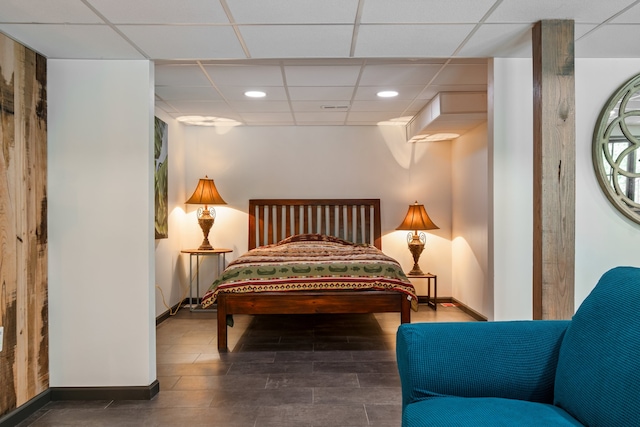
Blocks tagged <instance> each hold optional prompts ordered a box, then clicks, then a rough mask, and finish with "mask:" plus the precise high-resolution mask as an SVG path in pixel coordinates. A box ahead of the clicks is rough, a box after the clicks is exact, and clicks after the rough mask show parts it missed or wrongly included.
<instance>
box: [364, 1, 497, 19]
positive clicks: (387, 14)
mask: <svg viewBox="0 0 640 427" xmlns="http://www.w3.org/2000/svg"><path fill="white" fill-rule="evenodd" d="M494 3H495V0H456V1H442V0H403V1H402V3H399V2H397V1H389V0H367V1H365V2H364V7H363V9H362V19H361V22H362V23H376V24H380V23H387V22H394V23H400V22H401V23H412V22H413V23H416V22H420V23H437V22H452V23H454V22H455V23H470V22H474V23H475V22H477V21H479V20H480V19H481V18H482V17H483V16H484V14H485V13H487V11H488V10H489V9H490V8H491V6H493V4H494Z"/></svg>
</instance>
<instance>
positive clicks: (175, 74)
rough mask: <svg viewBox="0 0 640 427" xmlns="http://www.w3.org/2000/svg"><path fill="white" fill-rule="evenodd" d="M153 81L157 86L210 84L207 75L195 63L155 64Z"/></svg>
mask: <svg viewBox="0 0 640 427" xmlns="http://www.w3.org/2000/svg"><path fill="white" fill-rule="evenodd" d="M155 81H156V85H158V86H210V85H211V83H210V82H209V80H208V79H207V76H206V75H205V74H204V73H203V72H202V70H201V69H200V67H199V66H198V65H196V64H180V65H168V64H156V66H155Z"/></svg>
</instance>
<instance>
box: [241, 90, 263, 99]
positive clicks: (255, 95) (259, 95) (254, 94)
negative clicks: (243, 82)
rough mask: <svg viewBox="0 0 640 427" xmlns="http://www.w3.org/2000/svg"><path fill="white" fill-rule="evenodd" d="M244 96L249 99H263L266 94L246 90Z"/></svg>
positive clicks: (259, 91)
mask: <svg viewBox="0 0 640 427" xmlns="http://www.w3.org/2000/svg"><path fill="white" fill-rule="evenodd" d="M244 96H248V97H249V98H264V97H265V96H267V94H266V93H265V92H263V91H261V90H248V91H246V92H245V93H244Z"/></svg>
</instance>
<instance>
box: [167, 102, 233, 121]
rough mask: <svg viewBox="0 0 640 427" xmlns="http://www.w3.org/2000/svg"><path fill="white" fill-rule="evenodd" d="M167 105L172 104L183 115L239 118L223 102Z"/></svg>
mask: <svg viewBox="0 0 640 427" xmlns="http://www.w3.org/2000/svg"><path fill="white" fill-rule="evenodd" d="M167 103H168V104H171V106H172V107H173V108H175V110H176V111H179V112H180V114H181V115H201V116H216V117H228V118H231V119H235V118H237V114H236V112H235V111H233V110H232V109H231V108H230V107H229V106H228V105H227V103H226V102H223V101H170V102H167ZM233 115H235V116H233ZM232 116H233V117H232Z"/></svg>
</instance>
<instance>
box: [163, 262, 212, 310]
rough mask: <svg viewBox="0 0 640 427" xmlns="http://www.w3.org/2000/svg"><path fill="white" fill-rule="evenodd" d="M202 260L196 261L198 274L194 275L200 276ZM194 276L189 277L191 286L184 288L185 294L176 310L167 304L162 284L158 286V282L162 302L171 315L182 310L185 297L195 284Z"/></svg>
mask: <svg viewBox="0 0 640 427" xmlns="http://www.w3.org/2000/svg"><path fill="white" fill-rule="evenodd" d="M201 262H202V261H198V262H197V263H196V274H195V276H193V277H198V274H199V270H200V263H201ZM193 277H190V278H189V281H190V282H189V287H188V288H187V289H185V290H184V294H182V297H181V298H180V301H179V302H178V306H177V307H176V309H175V310H172V309H171V307H169V306H168V305H167V301H166V300H165V299H164V292H163V291H162V288H161V287H160V286H158V284H157V283H156V288H158V290H159V291H160V296H161V297H162V304H163V305H164V306H165V307H166V309H167V310H168V311H169V316H175V315H176V314H178V311H180V308H181V307H182V304H183V303H184V300H185V298H186V297H187V291H188V290H189V289H191V285H192V284H193ZM189 300H190V301H189V303H191V302H192V301H191V295H189Z"/></svg>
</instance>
